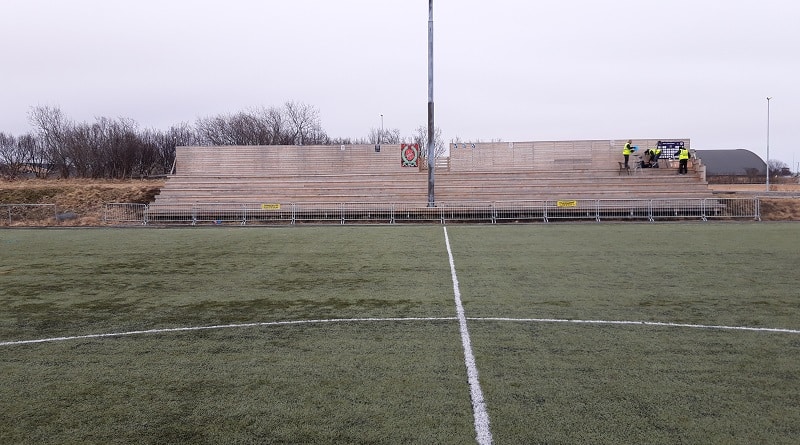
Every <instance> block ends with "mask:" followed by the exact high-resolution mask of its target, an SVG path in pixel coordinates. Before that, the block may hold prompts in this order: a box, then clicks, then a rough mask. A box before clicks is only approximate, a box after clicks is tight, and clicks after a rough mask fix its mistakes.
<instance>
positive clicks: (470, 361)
mask: <svg viewBox="0 0 800 445" xmlns="http://www.w3.org/2000/svg"><path fill="white" fill-rule="evenodd" d="M444 241H445V243H446V244H447V256H448V258H449V259H450V275H452V277H453V293H454V294H455V301H456V312H457V315H458V326H459V329H460V331H461V344H462V345H463V346H464V364H465V365H466V366H467V379H468V380H469V388H470V396H471V397H472V412H473V416H474V417H475V434H476V437H475V439H476V440H477V441H478V443H479V444H481V445H487V444H491V443H492V431H491V429H490V428H489V413H488V412H487V411H486V403H485V402H484V400H483V391H482V390H481V384H480V382H479V381H478V367H477V365H476V364H475V356H474V355H473V353H472V342H471V341H470V339H469V331H468V330H467V317H466V316H465V315H464V305H463V304H461V290H460V289H459V287H458V277H457V276H456V264H455V262H454V261H453V251H452V250H451V249H450V237H448V236H447V227H444Z"/></svg>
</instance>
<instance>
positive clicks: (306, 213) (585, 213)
mask: <svg viewBox="0 0 800 445" xmlns="http://www.w3.org/2000/svg"><path fill="white" fill-rule="evenodd" d="M742 219H751V220H760V219H761V216H760V206H759V201H758V199H757V198H702V199H699V198H698V199H596V200H593V199H579V200H562V201H556V200H540V201H497V202H485V203H484V202H464V203H450V202H440V203H437V205H436V207H428V206H427V203H419V204H386V203H342V204H324V203H292V204H277V203H269V204H225V203H216V204H186V205H149V206H148V205H145V204H125V203H112V204H106V208H105V215H104V221H105V223H106V224H111V225H115V224H150V225H292V224H403V223H412V224H448V223H478V224H501V223H529V222H550V221H598V222H599V221H668V220H702V221H708V220H742Z"/></svg>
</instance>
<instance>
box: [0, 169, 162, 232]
mask: <svg viewBox="0 0 800 445" xmlns="http://www.w3.org/2000/svg"><path fill="white" fill-rule="evenodd" d="M163 186H164V180H163V179H160V180H96V179H59V180H54V179H51V180H44V179H29V180H19V181H0V204H55V205H56V206H57V209H58V212H59V213H74V214H75V215H76V217H75V218H74V219H72V220H70V221H68V222H67V225H76V226H93V225H100V224H102V220H103V207H104V205H105V204H106V203H110V202H127V203H139V204H147V203H150V202H151V201H153V199H154V198H155V196H156V195H157V194H158V193H159V191H160V190H161V187H163Z"/></svg>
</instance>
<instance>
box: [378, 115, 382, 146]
mask: <svg viewBox="0 0 800 445" xmlns="http://www.w3.org/2000/svg"><path fill="white" fill-rule="evenodd" d="M382 141H383V115H382V114H381V133H380V134H379V135H378V145H381V142H382Z"/></svg>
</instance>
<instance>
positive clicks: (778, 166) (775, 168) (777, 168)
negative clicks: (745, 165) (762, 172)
mask: <svg viewBox="0 0 800 445" xmlns="http://www.w3.org/2000/svg"><path fill="white" fill-rule="evenodd" d="M788 168H789V165H788V164H786V163H785V162H783V161H779V160H777V159H770V160H769V177H770V178H774V177H776V176H781V175H782V174H783V172H784V171H785V170H784V169H788Z"/></svg>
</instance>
